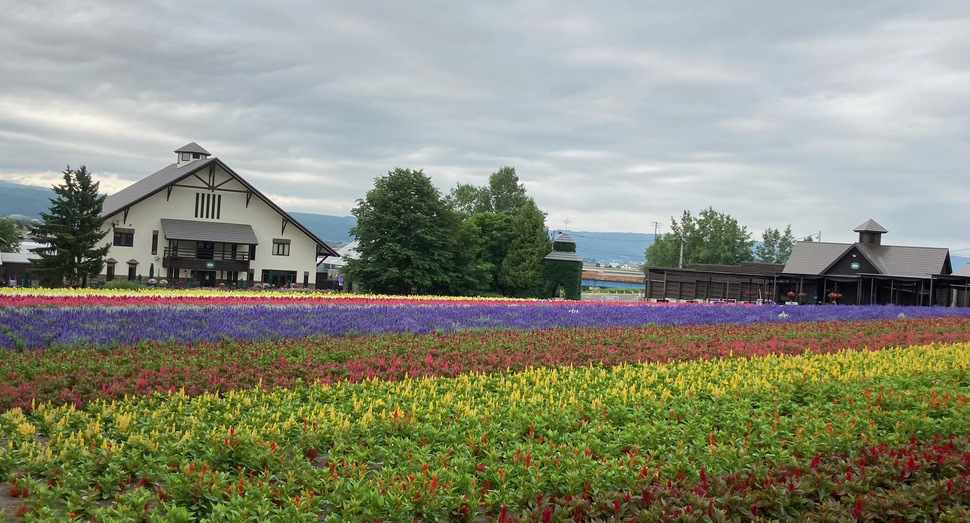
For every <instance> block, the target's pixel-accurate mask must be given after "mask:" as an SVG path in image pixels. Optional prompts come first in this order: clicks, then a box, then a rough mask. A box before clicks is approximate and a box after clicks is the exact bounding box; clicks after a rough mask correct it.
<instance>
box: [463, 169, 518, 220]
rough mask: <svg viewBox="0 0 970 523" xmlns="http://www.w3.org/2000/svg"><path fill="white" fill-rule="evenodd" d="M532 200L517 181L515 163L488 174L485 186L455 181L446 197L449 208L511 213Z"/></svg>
mask: <svg viewBox="0 0 970 523" xmlns="http://www.w3.org/2000/svg"><path fill="white" fill-rule="evenodd" d="M530 200H532V198H530V197H529V196H528V195H526V193H525V185H523V184H522V183H519V177H518V175H516V174H515V167H507V166H506V167H502V168H501V169H499V170H497V171H495V172H494V173H492V175H491V176H489V177H488V186H487V187H475V186H474V185H470V184H463V183H459V184H458V185H457V186H455V188H454V189H452V190H451V193H450V194H449V195H448V197H447V198H446V201H447V202H448V205H450V206H451V208H452V209H454V210H456V211H458V212H460V213H463V214H466V215H470V214H474V213H482V212H492V213H503V214H515V213H516V212H517V211H518V210H519V209H520V208H521V207H522V206H523V205H525V204H526V202H528V201H530Z"/></svg>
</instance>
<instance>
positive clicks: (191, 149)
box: [175, 142, 211, 167]
mask: <svg viewBox="0 0 970 523" xmlns="http://www.w3.org/2000/svg"><path fill="white" fill-rule="evenodd" d="M175 154H176V155H178V161H177V165H178V166H179V167H182V166H183V165H188V164H190V163H192V162H194V161H196V160H205V159H206V158H208V157H209V156H211V153H209V151H206V150H205V149H203V148H202V146H201V145H199V144H197V143H195V142H192V143H190V144H186V145H183V146H182V147H179V148H178V149H176V150H175Z"/></svg>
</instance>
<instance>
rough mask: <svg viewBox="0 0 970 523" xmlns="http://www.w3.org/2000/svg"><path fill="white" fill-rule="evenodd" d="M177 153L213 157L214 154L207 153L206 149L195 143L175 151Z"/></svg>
mask: <svg viewBox="0 0 970 523" xmlns="http://www.w3.org/2000/svg"><path fill="white" fill-rule="evenodd" d="M175 152H177V153H199V154H204V155H206V156H212V153H210V152H209V151H206V150H205V149H203V148H202V146H201V145H199V144H197V143H195V142H190V143H187V144H185V145H183V146H182V147H179V148H178V149H175Z"/></svg>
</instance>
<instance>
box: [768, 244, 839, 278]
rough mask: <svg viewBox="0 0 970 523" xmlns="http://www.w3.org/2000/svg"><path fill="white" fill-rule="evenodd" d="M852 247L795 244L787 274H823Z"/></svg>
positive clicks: (785, 271) (789, 258)
mask: <svg viewBox="0 0 970 523" xmlns="http://www.w3.org/2000/svg"><path fill="white" fill-rule="evenodd" d="M851 247H852V245H851V244H845V243H828V242H795V246H794V247H793V248H792V251H791V256H789V257H788V262H787V263H785V269H784V270H783V271H782V272H783V273H786V274H822V273H823V272H825V270H826V269H828V268H829V266H831V265H832V262H834V261H835V260H838V259H839V258H841V257H842V255H843V254H845V252H846V251H848V250H849V249H850V248H851Z"/></svg>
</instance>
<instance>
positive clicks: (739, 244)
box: [644, 207, 811, 267]
mask: <svg viewBox="0 0 970 523" xmlns="http://www.w3.org/2000/svg"><path fill="white" fill-rule="evenodd" d="M805 240H806V241H811V237H809V238H805ZM794 246H795V236H794V235H793V234H792V232H791V224H788V226H786V227H785V230H784V231H780V230H778V229H773V228H771V227H769V228H767V229H765V230H764V232H763V233H762V235H761V243H760V244H758V245H755V240H754V239H753V238H752V236H751V232H749V231H748V228H747V227H746V226H744V225H741V224H739V223H738V221H737V220H736V219H734V218H733V217H731V215H729V214H725V213H722V212H718V211H715V210H714V209H713V208H712V207H708V208H707V209H704V210H702V211H701V212H700V213H699V214H698V215H697V216H696V217H695V216H693V215H691V213H690V211H684V212H683V214H682V215H681V218H680V220H679V221H678V220H677V219H675V218H673V217H671V219H670V232H669V233H666V234H663V235H661V236H658V237H655V238H654V239H653V243H651V244H650V245H649V246H648V247H647V250H646V251H645V252H644V256H645V257H646V265H647V266H651V267H694V266H695V265H698V264H716V265H737V264H739V263H741V262H750V261H756V262H762V263H785V262H787V261H788V258H789V257H790V256H791V252H792V249H793V248H794Z"/></svg>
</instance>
